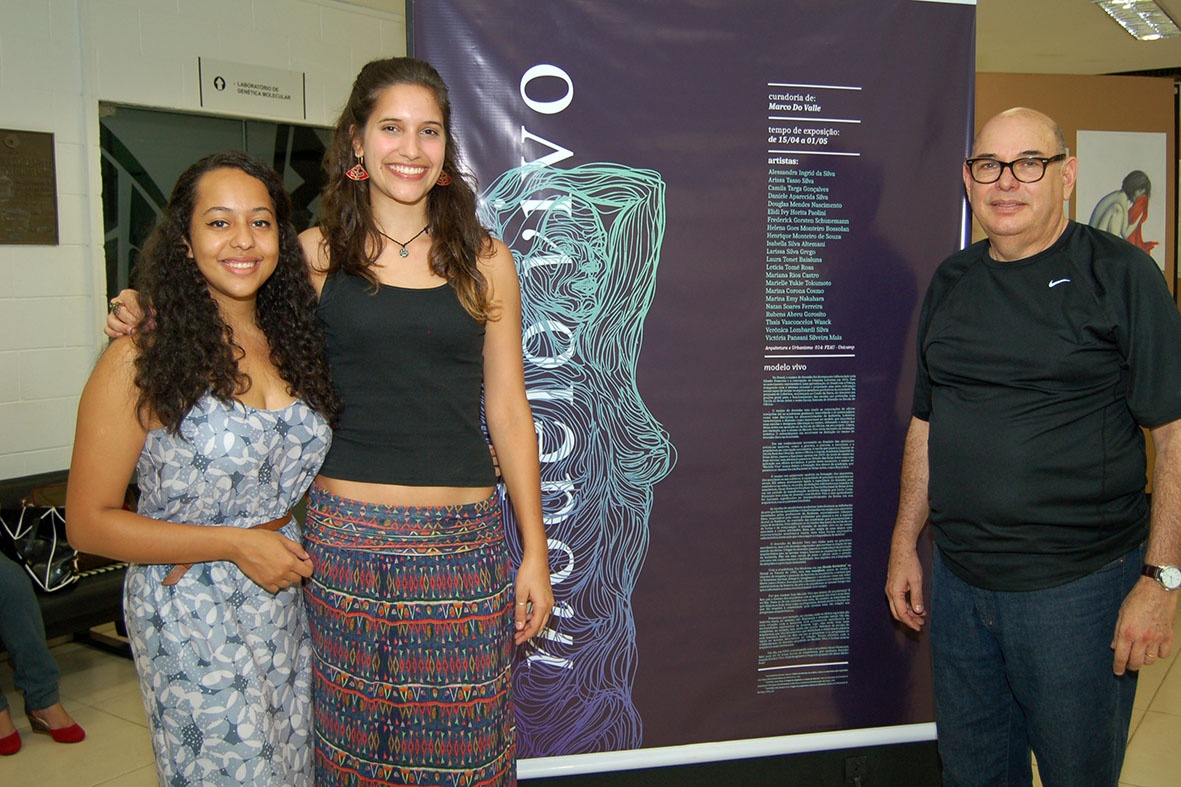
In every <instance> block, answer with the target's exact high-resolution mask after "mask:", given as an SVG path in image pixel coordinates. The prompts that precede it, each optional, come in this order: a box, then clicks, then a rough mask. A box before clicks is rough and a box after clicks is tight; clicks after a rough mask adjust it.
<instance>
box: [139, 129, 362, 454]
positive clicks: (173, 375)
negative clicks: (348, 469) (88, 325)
mask: <svg viewBox="0 0 1181 787" xmlns="http://www.w3.org/2000/svg"><path fill="white" fill-rule="evenodd" d="M217 169H237V170H241V171H242V172H244V173H246V174H247V175H249V176H251V177H252V178H255V179H257V180H259V181H261V182H262V184H263V185H264V186H266V189H267V193H268V194H270V197H271V202H272V203H273V204H274V208H275V219H276V223H277V226H278V229H279V260H278V264H277V266H276V267H275V272H274V273H272V274H271V276H270V278H268V279H267V280H266V282H264V283H263V285H262V286H261V287H260V288H259V290H258V295H257V299H256V304H255V309H256V315H255V320H256V321H257V323H258V326H259V328H261V329H262V332H263V334H264V335H265V336H266V338H267V343H268V344H269V345H270V359H271V363H273V364H274V365H275V368H276V369H277V370H278V372H279V374H280V375H281V376H282V378H283V380H285V381H286V382H287V384H288V389H289V391H290V392H291V394H292V395H293V396H299V397H300V398H301V399H303V400H304V401H305V402H306V403H307V404H308V405H309V406H310V407H312V408H313V409H314V410H316V411H318V412H319V413H321V414H322V415H324V416H325V417H326V418H327V419H328V420H329V422H331V423H334V422H335V421H336V415H337V413H338V412H339V411H340V400H339V399H337V398H336V392H335V390H334V389H333V387H332V375H331V372H330V371H329V367H328V361H327V359H326V357H325V353H324V334H323V329H322V327H321V325H320V322H319V320H318V319H317V318H316V292H315V290H314V289H313V288H312V284H311V280H310V279H309V277H308V269H307V262H306V261H305V259H304V256H303V250H302V248H301V247H300V244H299V237H298V236H297V235H296V232H295V228H294V227H293V226H292V224H291V214H292V207H291V200H290V198H289V197H288V196H287V192H286V191H285V190H284V188H283V182H282V180H280V178H279V175H278V174H277V173H276V172H275V170H274V169H272V168H271V167H270V166H268V165H267V164H266V163H265V162H263V161H262V160H260V159H257V158H255V157H254V156H251V155H249V154H247V153H240V152H229V153H215V154H213V155H211V156H206V157H205V158H203V159H201V160H200V161H198V162H197V163H195V164H193V165H192V166H191V167H189V168H188V169H186V170H185V171H184V172H183V173H182V174H181V176H180V178H179V179H178V180H177V181H176V186H174V187H173V190H172V196H171V197H170V198H169V200H168V204H167V205H166V206H165V208H164V215H163V216H162V217H161V218H160V221H159V222H158V223H157V224H156V227H155V228H154V229H153V230H152V233H151V235H150V236H149V237H148V240H147V242H146V243H145V244H144V247H143V250H142V251H141V252H140V255H139V258H138V260H137V264H136V287H137V289H138V290H139V293H140V303H141V305H142V306H143V307H144V309H145V310H146V311H145V312H144V313H145V314H151V315H152V316H153V325H152V327H151V328H150V329H148V330H144V331H141V332H139V333H137V334H135V342H136V346H137V348H138V350H139V355H138V357H137V359H136V362H135V384H136V386H138V388H139V401H138V403H137V407H138V411H139V417H140V419H141V422H145V423H146V422H147V421H148V420H149V419H150V418H151V416H153V415H154V416H155V418H156V419H158V420H159V421H160V422H162V423H163V425H164V426H165V427H167V428H168V429H169V430H171V431H172V432H174V433H176V432H178V430H179V428H180V422H181V420H182V419H183V418H184V417H185V414H186V413H188V412H189V410H191V409H192V408H193V406H194V405H195V404H196V403H197V400H199V399H200V398H201V397H202V396H204V395H205V394H206V393H209V394H211V395H213V396H214V397H216V398H218V399H220V400H222V401H223V402H229V401H230V400H231V399H233V398H234V397H235V395H237V394H240V393H241V392H243V391H246V390H249V388H250V384H251V381H250V378H249V376H248V375H246V374H245V373H243V372H242V371H241V370H240V369H239V368H238V363H237V361H236V359H235V356H236V354H238V353H240V352H241V348H240V347H238V346H237V345H236V344H235V343H234V333H233V330H232V329H231V328H230V326H229V325H227V324H226V323H225V321H224V320H223V319H222V317H221V312H220V311H219V310H218V307H217V302H216V301H215V300H214V299H213V295H212V294H211V293H210V291H209V285H208V283H207V282H206V280H205V277H204V276H202V274H201V271H200V269H198V267H197V262H196V260H194V259H193V258H192V256H190V252H189V243H188V241H189V226H190V223H191V221H192V218H193V210H194V208H195V204H196V200H197V185H198V182H199V181H200V180H201V178H202V177H203V176H204V175H205V174H206V173H208V172H212V171H213V170H217Z"/></svg>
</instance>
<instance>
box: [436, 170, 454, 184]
mask: <svg viewBox="0 0 1181 787" xmlns="http://www.w3.org/2000/svg"><path fill="white" fill-rule="evenodd" d="M435 184H436V185H439V186H450V185H451V176H450V175H448V174H447V171H446V170H444V171H443V172H440V173H439V179H438V180H436V181H435Z"/></svg>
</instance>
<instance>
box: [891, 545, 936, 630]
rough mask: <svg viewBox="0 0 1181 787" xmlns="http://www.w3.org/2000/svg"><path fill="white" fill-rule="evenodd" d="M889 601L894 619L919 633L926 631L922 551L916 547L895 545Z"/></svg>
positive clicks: (892, 556)
mask: <svg viewBox="0 0 1181 787" xmlns="http://www.w3.org/2000/svg"><path fill="white" fill-rule="evenodd" d="M886 598H887V599H888V600H889V601H890V614H891V615H893V616H894V620H897V621H898V622H899V623H902V624H903V625H905V626H908V627H910V628H912V629H914V630H915V631H922V630H923V626H924V625H925V624H926V622H927V608H926V607H925V606H924V605H923V566H922V564H921V563H920V562H919V554H918V550H917V549H915V548H914V547H913V546H910V547H905V546H898V545H894V546H892V547H891V548H890V563H889V567H888V568H887V571H886Z"/></svg>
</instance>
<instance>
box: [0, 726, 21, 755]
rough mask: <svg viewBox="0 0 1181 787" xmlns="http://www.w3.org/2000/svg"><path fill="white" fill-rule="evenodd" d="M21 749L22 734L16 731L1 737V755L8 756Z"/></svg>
mask: <svg viewBox="0 0 1181 787" xmlns="http://www.w3.org/2000/svg"><path fill="white" fill-rule="evenodd" d="M20 750H21V734H20V732H18V731H14V732H13V733H12V734H11V735H5V736H4V737H3V738H0V757H8V756H10V755H13V754H16V753H17V752H18V751H20Z"/></svg>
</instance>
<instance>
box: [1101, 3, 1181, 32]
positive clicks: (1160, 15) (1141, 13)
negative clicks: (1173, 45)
mask: <svg viewBox="0 0 1181 787" xmlns="http://www.w3.org/2000/svg"><path fill="white" fill-rule="evenodd" d="M1091 2H1092V3H1094V4H1095V5H1097V6H1099V7H1100V8H1102V9H1103V10H1104V11H1106V12H1107V15H1108V16H1110V17H1111V18H1112V19H1114V20H1115V21H1117V22H1119V25H1120V27H1122V28H1123V29H1124V30H1127V31H1128V32H1129V33H1131V35H1132V37H1133V38H1135V39H1136V40H1137V41H1156V40H1158V39H1161V38H1176V37H1177V36H1181V28H1178V27H1177V23H1176V22H1174V21H1173V20H1172V19H1171V18H1169V15H1168V14H1166V13H1165V10H1164V9H1163V8H1161V7H1160V6H1159V5H1157V4H1156V2H1155V0H1091Z"/></svg>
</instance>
